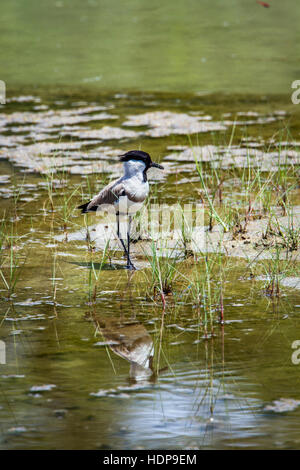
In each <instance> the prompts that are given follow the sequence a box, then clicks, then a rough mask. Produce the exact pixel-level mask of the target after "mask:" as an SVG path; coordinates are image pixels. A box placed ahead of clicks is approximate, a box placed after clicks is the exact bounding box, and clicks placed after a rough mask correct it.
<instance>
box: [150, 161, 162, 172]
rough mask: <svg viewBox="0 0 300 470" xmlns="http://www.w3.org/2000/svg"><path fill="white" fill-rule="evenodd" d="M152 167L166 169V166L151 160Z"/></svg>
mask: <svg viewBox="0 0 300 470" xmlns="http://www.w3.org/2000/svg"><path fill="white" fill-rule="evenodd" d="M150 168H159V169H160V170H164V167H163V166H161V165H159V164H158V163H154V162H151V165H150Z"/></svg>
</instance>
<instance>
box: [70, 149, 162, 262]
mask: <svg viewBox="0 0 300 470" xmlns="http://www.w3.org/2000/svg"><path fill="white" fill-rule="evenodd" d="M119 158H120V161H121V162H122V163H123V170H124V174H123V176H121V177H120V178H119V179H117V180H115V181H112V182H111V183H109V184H108V185H107V186H105V187H104V188H103V189H102V190H101V191H100V193H99V194H97V195H96V196H95V197H94V198H93V199H92V200H91V201H89V202H86V203H84V204H82V205H81V206H79V207H78V209H81V213H82V214H87V213H89V212H96V211H97V210H101V208H105V209H107V206H109V207H113V208H114V210H115V212H116V222H117V235H118V238H119V240H120V242H121V245H122V247H123V249H124V254H125V256H126V257H127V265H126V268H127V269H130V270H135V269H136V267H135V266H134V264H133V263H132V261H131V259H130V228H131V221H132V216H131V215H129V211H128V208H130V207H131V206H132V205H135V204H138V205H139V206H138V207H140V204H142V203H143V202H144V201H145V199H146V198H147V196H148V194H149V183H148V178H147V171H148V170H149V168H159V169H160V170H163V169H164V167H163V166H162V165H159V164H158V163H155V162H153V161H152V160H151V157H150V155H149V153H147V152H143V151H142V150H129V151H128V152H126V153H124V154H123V155H120V156H119ZM124 199H125V201H126V207H127V215H128V224H127V247H126V245H125V243H124V240H123V238H122V237H121V236H120V213H123V207H124ZM130 213H132V211H130Z"/></svg>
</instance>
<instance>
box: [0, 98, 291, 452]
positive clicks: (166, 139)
mask: <svg viewBox="0 0 300 470" xmlns="http://www.w3.org/2000/svg"><path fill="white" fill-rule="evenodd" d="M79 96H80V95H79ZM79 96H77V95H74V96H73V97H72V98H70V97H66V96H63V95H62V96H56V97H55V98H53V96H52V95H51V94H49V95H47V94H46V93H44V94H41V95H34V97H33V98H32V97H31V98H24V96H23V97H22V98H20V97H15V98H14V97H13V96H11V97H10V99H11V100H10V101H9V102H8V104H7V105H6V107H5V109H4V108H2V114H1V115H0V123H1V126H2V138H3V142H2V144H1V149H0V152H1V157H2V159H1V161H0V174H1V179H0V197H1V207H2V210H3V211H6V213H7V214H9V218H10V219H11V221H12V223H13V225H12V226H13V227H14V237H15V243H14V251H13V253H14V254H13V256H16V257H18V263H19V265H20V266H22V268H20V277H19V279H18V281H17V284H16V289H15V293H14V294H13V296H12V299H10V300H8V298H7V292H6V290H5V288H4V286H3V285H2V287H1V297H2V298H1V327H0V337H1V340H2V341H5V344H6V364H0V447H1V448H3V449H7V448H8V449H23V448H27V449H37V448H46V449H55V448H62V449H66V448H70V449H78V448H82V449H124V448H130V449H132V448H146V449H154V448H156V449H157V448H168V449H186V448H195V449H196V448H200V449H202V448H222V449H229V448H256V449H260V448H293V449H296V448H299V445H300V434H299V426H298V422H299V417H300V406H299V400H300V388H299V386H300V384H299V365H296V364H293V362H292V354H293V352H294V349H292V343H293V342H294V341H296V340H298V339H300V338H299V313H300V294H299V289H297V288H295V286H294V283H292V284H291V283H287V284H286V287H284V288H283V290H282V295H281V297H280V298H279V299H277V300H272V299H270V298H268V297H266V296H265V295H264V293H263V288H262V286H261V281H260V280H254V279H251V277H250V276H249V274H247V275H245V273H246V267H245V262H244V261H243V260H242V259H235V258H234V259H231V260H230V261H229V262H230V263H231V264H230V270H229V271H227V273H228V275H227V278H226V280H225V281H226V282H225V292H224V312H225V324H224V326H221V325H220V324H219V323H218V321H215V323H214V328H213V334H211V332H209V333H208V334H207V335H206V334H205V331H204V329H203V326H202V323H201V321H200V320H201V318H200V316H199V315H201V308H200V313H199V311H198V310H197V309H195V308H193V307H192V305H191V302H190V301H187V300H186V299H185V298H182V300H181V301H180V299H179V300H178V302H177V303H176V304H175V305H174V303H173V302H172V299H167V309H166V311H165V312H163V310H162V306H161V302H160V300H159V299H154V300H155V301H153V300H151V299H149V296H148V295H146V294H147V279H149V278H147V272H148V273H149V262H148V260H147V257H146V256H142V255H139V257H138V263H139V267H140V269H139V270H138V271H137V272H136V273H133V275H131V274H130V273H128V272H127V271H126V270H125V269H123V268H124V260H123V259H122V257H121V252H120V251H116V252H114V253H113V254H112V260H111V264H109V263H108V264H106V265H105V267H104V269H102V270H101V271H100V270H99V265H100V262H101V250H98V251H96V252H89V251H88V249H87V244H86V241H85V239H84V237H82V236H81V237H80V236H77V234H78V232H79V231H80V230H84V221H83V218H82V217H81V215H79V214H78V213H77V212H76V211H75V207H76V206H77V205H78V204H79V203H81V201H82V200H83V199H85V198H88V197H89V196H90V193H94V192H95V191H96V190H97V189H99V188H100V187H102V185H103V184H104V182H106V181H107V180H108V179H109V178H110V177H111V176H115V175H116V174H118V172H119V171H120V166H119V163H118V160H117V155H119V154H120V152H124V151H125V150H128V149H129V148H133V147H137V148H138V147H140V146H141V147H142V148H143V149H145V150H148V151H150V153H151V155H152V156H153V159H155V160H157V161H163V162H164V165H165V167H166V170H165V172H164V173H163V174H159V173H154V172H153V173H152V175H151V177H150V179H151V182H152V183H153V182H155V181H156V182H157V185H151V191H152V193H151V194H152V199H151V200H152V201H161V200H164V201H165V200H166V201H167V202H169V203H173V202H176V201H177V200H178V198H180V199H181V200H182V201H187V202H188V201H191V200H192V201H194V200H195V199H196V197H195V194H196V191H197V189H198V188H199V178H198V176H197V172H196V171H195V163H194V162H193V160H192V159H191V156H190V153H189V150H188V149H186V147H187V146H188V147H189V148H190V141H189V138H188V137H187V134H188V133H191V132H196V133H197V135H196V134H193V135H192V136H191V140H192V144H193V146H194V147H195V148H194V151H196V152H199V158H200V159H201V158H202V159H203V162H204V163H205V164H208V165H210V164H214V163H215V162H220V164H221V165H222V164H224V174H225V176H226V178H225V182H227V186H226V185H224V194H225V196H226V197H231V198H233V200H234V198H239V197H240V188H239V181H240V180H239V178H236V174H233V172H231V171H229V170H228V167H226V163H228V158H233V166H234V165H235V167H236V168H238V169H239V168H240V166H241V165H242V167H243V168H247V158H251V159H255V158H262V159H263V161H264V162H265V164H267V163H268V162H272V165H273V166H275V167H276V168H278V166H279V167H280V166H286V165H290V166H292V165H295V166H297V165H298V164H299V163H298V160H297V159H298V156H299V154H298V143H297V133H298V132H299V122H298V115H297V113H296V111H295V109H294V108H292V107H291V106H290V105H287V104H286V102H285V101H282V100H280V99H278V98H273V99H269V98H268V99H267V100H266V101H261V98H260V97H257V98H255V99H254V98H252V101H251V100H249V101H247V102H244V103H242V102H240V101H239V99H238V98H237V97H235V98H232V99H230V100H229V101H230V102H229V101H226V98H224V97H223V98H222V99H221V98H219V99H217V98H216V97H210V98H209V99H203V98H200V97H197V96H195V95H189V96H184V97H183V96H181V95H177V96H175V95H172V96H171V95H160V94H151V95H149V94H145V93H144V94H138V93H136V94H128V95H124V96H122V97H120V96H116V95H115V94H114V95H110V94H104V95H101V96H99V97H98V98H97V100H95V97H94V99H90V95H88V96H84V97H82V96H81V99H80V98H79ZM41 106H42V108H41ZM100 107H101V109H100ZM149 112H151V113H152V112H155V113H156V114H155V115H154V117H155V118H154V117H153V115H152V114H151V115H149ZM166 112H167V113H168V114H166ZM102 113H105V115H103V114H102ZM228 113H231V115H230V116H228V115H227V114H228ZM237 113H242V114H239V115H238V114H237ZM224 114H226V116H224ZM137 120H138V121H139V122H136V121H137ZM249 121H250V122H249ZM234 122H235V124H233V123H234ZM129 123H130V126H129V125H127V124H129ZM287 123H289V125H290V126H291V129H292V131H293V136H292V138H291V136H289V137H290V139H289V143H288V144H287V145H283V144H282V143H281V144H280V145H281V146H282V147H283V149H282V150H281V149H280V147H278V145H279V143H280V138H279V134H278V133H277V132H278V131H279V130H280V129H282V128H283V127H284V125H285V124H287ZM135 124H139V126H136V125H135ZM199 124H200V125H201V126H200V127H199ZM234 125H235V128H236V134H235V135H234V139H233V142H232V146H231V149H230V155H228V152H227V154H226V152H225V153H224V149H225V147H226V145H228V142H229V139H230V135H231V133H232V128H233V126H234ZM193 126H195V127H193ZM212 126H213V127H212ZM201 128H202V130H203V131H204V132H201ZM126 132H131V134H126ZM274 135H275V137H274ZM281 142H282V139H281ZM249 143H250V144H251V143H252V144H254V145H252V147H251V145H249ZM255 144H258V145H261V147H256V146H255ZM208 145H210V147H208ZM257 148H258V149H259V151H260V152H262V153H259V154H258V153H255V155H253V154H251V152H252V150H253V149H255V150H256V149H257ZM199 149H200V150H199ZM279 151H280V152H281V151H286V152H291V153H290V154H286V155H285V159H284V160H282V161H280V159H279ZM293 152H294V153H293ZM250 154H251V155H250ZM275 154H276V155H275ZM280 155H282V153H280ZM294 160H296V161H294ZM266 169H267V170H269V168H266ZM51 171H53V172H54V180H53V182H52V183H53V195H52V196H53V206H54V211H53V210H52V208H51V202H50V199H49V197H50V196H49V184H50V183H49V181H52V180H51V179H50V177H49V173H51ZM88 176H89V180H88V179H87V177H88ZM233 176H234V177H235V178H234V185H232V180H233ZM191 182H192V183H193V191H191ZM89 184H90V186H91V187H89ZM76 188H77V190H78V191H77V192H75V193H74V194H73V196H72V197H71V199H68V198H69V196H70V194H71V193H72V192H73V190H75V189H76ZM78 188H79V189H78ZM226 188H227V189H226ZM232 188H234V190H233V189H232ZM66 198H67V201H68V204H67V210H66V205H65V202H66ZM291 199H292V201H293V203H294V204H295V205H296V204H299V187H296V188H294V190H293V192H292V194H291ZM15 205H17V212H16V208H15ZM66 211H67V212H66ZM94 223H95V220H94V219H91V220H89V221H88V224H89V225H91V226H92V224H94ZM6 243H7V242H6ZM3 253H4V255H5V254H6V257H5V260H4V271H5V273H8V272H9V255H10V252H9V249H8V247H7V246H6V244H4V246H3ZM92 262H94V263H95V270H96V271H97V272H98V275H99V279H100V282H99V283H98V290H97V291H96V295H95V298H94V301H93V299H92V298H93V284H92V287H91V282H90V281H91V276H93V275H94V274H93V270H91V263H92ZM96 263H98V264H96ZM182 265H183V268H184V269H185V272H186V273H190V272H191V270H192V269H193V266H192V265H191V264H190V263H189V262H188V261H186V262H183V263H182ZM293 279H294V278H293ZM295 279H297V277H295ZM295 279H294V280H295ZM152 356H153V358H152Z"/></svg>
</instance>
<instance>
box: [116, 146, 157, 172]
mask: <svg viewBox="0 0 300 470" xmlns="http://www.w3.org/2000/svg"><path fill="white" fill-rule="evenodd" d="M120 160H121V162H129V161H130V160H139V161H141V162H143V163H145V165H146V168H145V170H146V171H147V170H148V169H149V168H151V167H154V168H159V169H160V170H163V169H164V167H163V166H161V165H159V164H158V163H154V162H153V161H152V160H151V157H150V155H149V153H147V152H143V151H142V150H129V152H126V153H124V155H120Z"/></svg>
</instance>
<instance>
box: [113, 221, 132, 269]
mask: <svg viewBox="0 0 300 470" xmlns="http://www.w3.org/2000/svg"><path fill="white" fill-rule="evenodd" d="M116 217H117V235H118V239H119V240H120V242H121V244H122V247H123V250H124V253H125V256H126V258H127V268H128V269H135V266H134V265H133V263H132V262H131V259H130V256H129V249H130V225H131V217H130V218H129V221H130V222H129V226H128V229H127V243H128V248H126V245H125V243H124V240H123V238H121V237H120V215H119V212H117V214H116Z"/></svg>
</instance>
